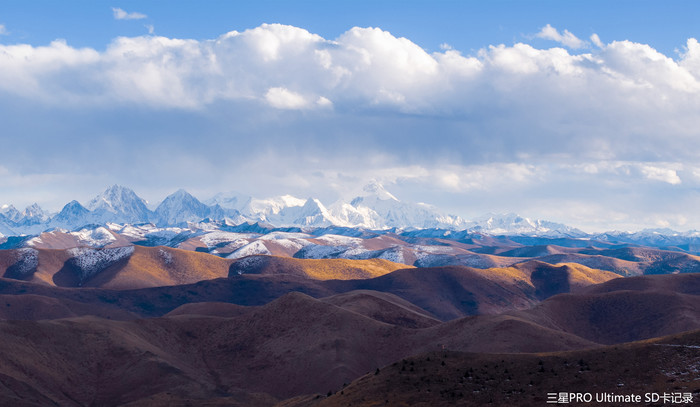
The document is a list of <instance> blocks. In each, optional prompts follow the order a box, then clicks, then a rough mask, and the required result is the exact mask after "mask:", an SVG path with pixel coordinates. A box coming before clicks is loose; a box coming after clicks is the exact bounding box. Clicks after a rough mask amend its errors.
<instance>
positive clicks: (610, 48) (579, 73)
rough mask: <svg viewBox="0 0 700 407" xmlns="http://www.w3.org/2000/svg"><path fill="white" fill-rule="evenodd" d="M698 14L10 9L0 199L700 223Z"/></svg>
mask: <svg viewBox="0 0 700 407" xmlns="http://www.w3.org/2000/svg"><path fill="white" fill-rule="evenodd" d="M698 12H700V3H697V2H693V1H671V2H664V3H661V2H649V1H614V2H609V1H585V2H584V1H523V0H520V1H488V2H486V1H478V2H477V1H445V0H443V1H430V2H429V1H411V0H404V1H297V2H287V1H256V2H243V1H236V2H233V1H177V0H171V1H167V2H165V1H109V2H107V1H102V0H82V1H78V0H75V1H65V2H56V1H48V0H47V1H33V0H28V1H14V0H7V1H3V2H0V138H1V139H0V141H1V142H2V148H1V149H0V204H2V203H11V204H14V205H15V206H16V207H18V208H20V209H21V208H23V207H24V206H27V205H29V204H32V203H33V202H37V203H39V204H40V205H41V206H42V207H44V208H45V209H49V210H54V211H56V210H60V208H61V207H62V206H63V205H64V204H65V203H67V202H68V201H70V200H72V199H77V200H79V201H80V202H83V203H87V201H89V200H90V199H91V198H92V197H94V196H95V195H97V194H98V193H99V192H101V191H102V190H104V189H105V188H106V187H108V186H110V185H112V184H121V185H125V186H128V187H130V188H132V189H134V191H136V193H137V194H139V195H140V196H142V197H144V198H145V199H147V200H148V201H150V202H151V203H155V204H157V203H158V202H159V201H160V200H162V199H163V198H164V197H165V196H166V195H168V194H170V193H172V192H174V191H175V190H177V189H179V188H185V189H186V190H188V191H189V192H191V193H192V194H194V195H195V196H197V197H199V198H200V199H202V200H204V199H207V198H209V197H211V196H213V195H214V194H215V193H217V192H227V191H237V192H240V193H244V194H250V195H253V196H256V197H269V196H275V195H282V194H292V195H295V196H299V197H302V198H306V197H317V198H320V199H321V200H322V201H323V202H324V203H327V204H330V203H332V202H333V201H335V200H337V199H349V198H351V197H352V196H349V195H351V194H352V191H356V190H358V188H360V187H361V186H362V185H363V184H365V183H367V182H369V181H370V180H378V181H380V182H381V183H383V184H384V186H385V187H386V188H387V189H388V190H389V191H391V192H392V193H393V194H394V195H395V196H397V197H398V198H399V199H401V200H405V201H411V202H425V203H430V204H433V205H435V206H437V207H438V208H441V209H442V210H444V211H445V212H448V213H451V214H456V215H460V216H462V217H464V218H467V219H469V218H474V217H477V216H480V215H483V214H484V213H505V212H516V213H519V214H521V215H523V216H527V217H530V218H540V219H547V220H551V221H557V222H562V223H566V224H568V225H571V226H575V227H579V228H581V229H582V230H584V231H590V232H595V231H607V230H640V229H643V228H672V229H675V230H681V231H685V230H691V229H700V211H698V210H697V209H698V208H700V160H699V158H700V130H699V129H700V45H699V44H698V41H697V40H696V38H698V37H699V36H700V33H698V29H697V27H698V26H697V24H696V21H694V19H693V18H694V17H695V16H697V15H698Z"/></svg>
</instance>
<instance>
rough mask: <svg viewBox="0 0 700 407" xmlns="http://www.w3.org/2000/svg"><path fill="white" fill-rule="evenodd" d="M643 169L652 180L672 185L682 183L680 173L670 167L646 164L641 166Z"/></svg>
mask: <svg viewBox="0 0 700 407" xmlns="http://www.w3.org/2000/svg"><path fill="white" fill-rule="evenodd" d="M641 171H642V173H643V174H644V175H645V176H646V177H647V178H648V179H650V180H654V181H661V182H666V183H668V184H671V185H678V184H680V183H681V178H680V177H679V176H678V173H677V172H676V171H675V170H673V169H670V168H661V167H656V166H653V165H644V166H642V167H641Z"/></svg>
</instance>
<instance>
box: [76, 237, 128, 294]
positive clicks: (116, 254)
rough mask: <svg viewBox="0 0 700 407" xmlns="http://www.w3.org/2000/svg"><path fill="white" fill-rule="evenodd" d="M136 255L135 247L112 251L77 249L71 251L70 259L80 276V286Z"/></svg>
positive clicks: (112, 249)
mask: <svg viewBox="0 0 700 407" xmlns="http://www.w3.org/2000/svg"><path fill="white" fill-rule="evenodd" d="M133 253H134V246H124V247H115V248H110V249H93V248H87V247H76V248H74V249H69V250H68V254H69V255H70V256H71V257H70V259H68V261H67V262H68V263H70V264H71V265H72V266H73V267H75V268H76V269H77V271H78V272H79V274H80V284H81V285H82V283H83V282H85V281H86V280H87V279H88V278H90V277H92V276H93V275H95V274H97V273H99V272H100V271H102V270H104V269H106V268H107V267H109V266H111V265H113V264H115V263H117V262H119V261H120V260H124V259H126V258H129V257H130V256H131V255H132V254H133Z"/></svg>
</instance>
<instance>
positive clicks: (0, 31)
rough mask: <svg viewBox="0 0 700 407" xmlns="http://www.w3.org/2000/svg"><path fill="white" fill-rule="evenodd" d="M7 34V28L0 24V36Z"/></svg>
mask: <svg viewBox="0 0 700 407" xmlns="http://www.w3.org/2000/svg"><path fill="white" fill-rule="evenodd" d="M7 34H9V32H8V31H7V27H5V24H0V35H7Z"/></svg>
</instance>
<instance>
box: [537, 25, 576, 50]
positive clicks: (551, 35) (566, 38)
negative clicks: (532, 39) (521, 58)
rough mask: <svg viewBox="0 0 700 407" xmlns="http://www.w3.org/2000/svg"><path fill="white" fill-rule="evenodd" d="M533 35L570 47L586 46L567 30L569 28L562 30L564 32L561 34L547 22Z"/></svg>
mask: <svg viewBox="0 0 700 407" xmlns="http://www.w3.org/2000/svg"><path fill="white" fill-rule="evenodd" d="M535 36H536V37H538V38H544V39H546V40H552V41H556V42H559V43H561V44H562V45H564V46H566V47H568V48H571V49H579V48H585V47H586V46H587V44H586V42H585V41H583V40H581V39H579V38H578V37H576V36H575V35H574V34H572V33H571V32H569V30H564V33H563V34H562V33H560V32H559V31H558V30H557V29H556V28H554V27H552V26H551V25H549V24H547V25H546V26H544V27H542V29H541V30H540V32H538V33H537V34H535Z"/></svg>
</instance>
